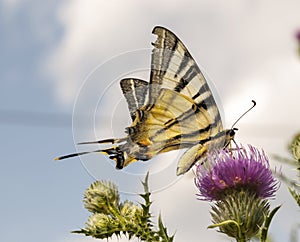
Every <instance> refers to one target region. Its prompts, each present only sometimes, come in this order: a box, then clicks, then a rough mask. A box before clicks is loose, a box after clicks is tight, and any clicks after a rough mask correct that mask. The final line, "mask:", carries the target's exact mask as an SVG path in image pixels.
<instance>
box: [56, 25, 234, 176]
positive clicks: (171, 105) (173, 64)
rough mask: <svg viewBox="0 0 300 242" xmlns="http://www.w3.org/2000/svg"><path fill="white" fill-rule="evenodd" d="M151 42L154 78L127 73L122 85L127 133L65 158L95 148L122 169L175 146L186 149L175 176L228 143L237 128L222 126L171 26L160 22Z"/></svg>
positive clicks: (198, 72) (203, 83)
mask: <svg viewBox="0 0 300 242" xmlns="http://www.w3.org/2000/svg"><path fill="white" fill-rule="evenodd" d="M152 33H153V34H155V35H156V36H157V38H156V41H155V42H154V43H152V45H153V50H152V55H151V71H150V81H149V82H147V81H144V80H141V79H137V78H125V79H122V80H121V81H120V86H121V89H122V92H123V94H124V97H125V99H126V101H127V104H128V109H129V112H130V116H131V119H132V124H131V125H130V126H129V127H127V128H126V129H125V132H126V133H127V135H126V137H124V138H119V139H116V138H111V139H104V140H98V141H92V142H82V143H80V144H103V143H111V144H115V146H113V147H110V148H106V149H99V150H94V151H87V152H80V153H74V154H70V155H65V156H61V157H58V158H56V160H61V159H65V158H70V157H73V156H78V155H84V154H89V153H94V152H99V153H103V154H106V155H108V156H109V158H110V159H112V160H114V161H115V162H116V168H117V169H122V168H124V167H125V166H128V165H129V164H131V163H132V162H135V161H139V160H140V161H147V160H150V159H151V158H152V157H154V156H155V155H158V154H160V153H164V152H168V151H171V150H178V149H183V148H185V149H187V150H186V151H185V152H184V153H183V155H182V156H181V158H180V160H179V162H178V165H177V171H176V174H177V175H181V174H184V173H186V172H187V171H188V170H190V168H191V167H192V166H193V165H194V164H195V163H198V162H199V163H203V162H205V160H206V158H207V154H208V153H209V152H210V151H213V150H216V149H222V148H224V147H227V146H228V145H229V143H230V141H231V140H233V138H234V135H235V130H236V129H235V128H231V129H223V125H222V121H221V117H220V112H219V110H218V107H217V105H216V102H215V99H214V97H213V95H212V92H211V90H210V88H209V86H208V83H207V81H206V79H205V77H204V75H203V73H202V72H201V70H200V68H199V67H198V65H197V64H196V62H195V60H194V59H193V57H192V56H191V54H190V53H189V51H188V50H187V48H186V47H185V45H184V44H183V43H182V41H181V40H180V39H179V38H178V37H177V36H176V35H175V34H174V33H172V32H171V31H170V30H168V29H166V28H164V27H160V26H156V27H154V29H153V31H152Z"/></svg>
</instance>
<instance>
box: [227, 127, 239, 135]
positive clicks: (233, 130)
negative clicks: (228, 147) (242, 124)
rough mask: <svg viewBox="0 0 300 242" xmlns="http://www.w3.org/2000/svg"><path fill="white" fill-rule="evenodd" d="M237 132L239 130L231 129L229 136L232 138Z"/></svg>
mask: <svg viewBox="0 0 300 242" xmlns="http://www.w3.org/2000/svg"><path fill="white" fill-rule="evenodd" d="M236 130H238V129H237V128H233V129H231V130H230V131H229V135H230V136H231V137H233V136H234V135H235V131H236Z"/></svg>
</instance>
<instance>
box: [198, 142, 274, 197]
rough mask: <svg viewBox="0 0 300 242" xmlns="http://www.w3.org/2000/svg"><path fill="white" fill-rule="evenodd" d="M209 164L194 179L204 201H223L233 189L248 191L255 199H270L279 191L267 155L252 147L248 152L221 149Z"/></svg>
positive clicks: (211, 157) (240, 149)
mask: <svg viewBox="0 0 300 242" xmlns="http://www.w3.org/2000/svg"><path fill="white" fill-rule="evenodd" d="M232 152H233V153H232ZM207 164H208V166H209V167H205V166H203V165H199V166H198V167H197V174H196V178H195V183H196V186H197V187H198V189H199V192H200V193H199V194H198V196H199V198H200V199H201V200H207V201H213V200H215V201H217V200H221V199H222V198H224V197H226V196H227V195H230V193H231V192H232V191H233V190H234V191H236V190H238V191H242V190H247V191H248V192H249V193H253V194H255V196H256V197H260V198H269V197H273V196H274V195H275V192H276V190H277V189H278V182H277V181H276V180H275V178H274V177H273V175H272V171H271V169H270V166H269V160H268V158H267V156H266V155H265V153H264V152H259V151H258V150H257V149H256V148H254V147H252V146H249V150H248V151H247V150H246V149H245V148H239V149H238V150H236V151H229V150H222V151H220V152H219V153H218V154H216V153H215V154H212V155H210V156H209V158H208V162H207Z"/></svg>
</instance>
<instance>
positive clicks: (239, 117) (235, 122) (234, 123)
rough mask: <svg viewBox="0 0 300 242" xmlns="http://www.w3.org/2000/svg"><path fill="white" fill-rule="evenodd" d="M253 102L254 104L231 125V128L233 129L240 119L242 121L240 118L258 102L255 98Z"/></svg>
mask: <svg viewBox="0 0 300 242" xmlns="http://www.w3.org/2000/svg"><path fill="white" fill-rule="evenodd" d="M252 103H253V104H252V106H251V107H250V108H249V109H248V110H247V111H246V112H244V113H243V114H242V115H241V116H240V117H239V118H238V119H237V120H236V121H235V122H234V123H233V125H232V126H231V129H233V127H234V126H235V125H236V124H237V122H238V121H240V119H241V118H242V117H244V116H245V115H246V114H247V113H248V112H249V111H250V110H251V109H252V108H254V107H255V106H256V102H255V101H254V100H252Z"/></svg>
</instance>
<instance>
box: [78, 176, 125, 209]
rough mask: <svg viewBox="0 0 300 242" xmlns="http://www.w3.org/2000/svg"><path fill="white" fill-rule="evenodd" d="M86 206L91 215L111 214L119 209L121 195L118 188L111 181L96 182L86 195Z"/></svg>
mask: <svg viewBox="0 0 300 242" xmlns="http://www.w3.org/2000/svg"><path fill="white" fill-rule="evenodd" d="M83 201H84V206H85V208H86V209H87V210H88V211H90V212H91V213H104V214H109V213H110V212H111V211H110V209H111V208H113V209H116V208H118V204H119V201H120V195H119V192H118V188H117V186H116V185H115V184H114V183H112V182H109V181H96V182H94V183H93V184H91V185H90V187H89V189H87V190H86V192H85V194H84V200H83Z"/></svg>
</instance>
